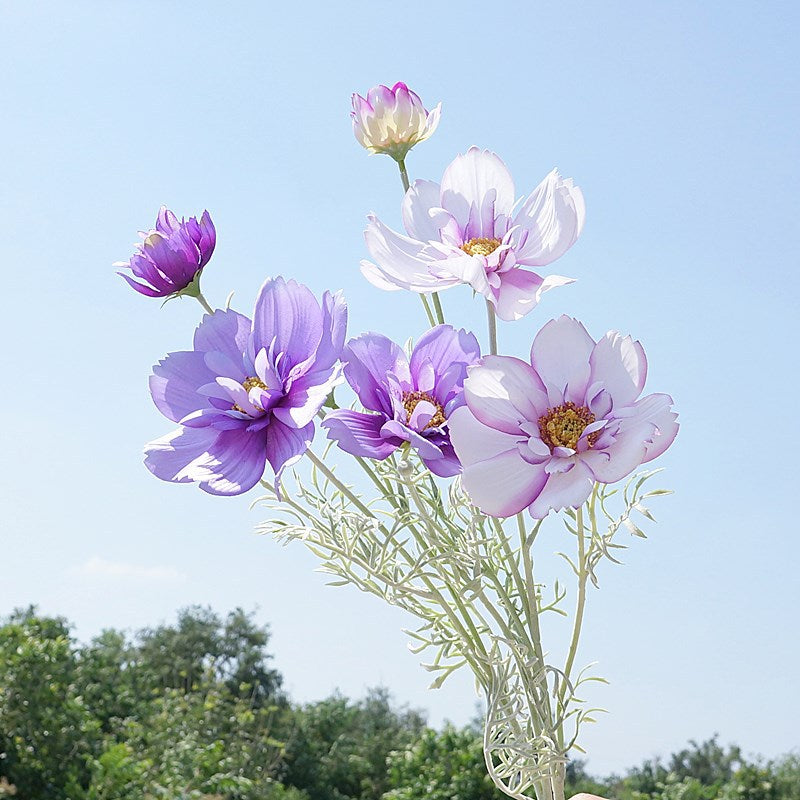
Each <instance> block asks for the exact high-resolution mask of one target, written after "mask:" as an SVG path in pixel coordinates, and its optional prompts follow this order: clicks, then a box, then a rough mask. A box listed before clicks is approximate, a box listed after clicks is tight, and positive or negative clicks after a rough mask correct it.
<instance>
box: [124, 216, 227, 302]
mask: <svg viewBox="0 0 800 800" xmlns="http://www.w3.org/2000/svg"><path fill="white" fill-rule="evenodd" d="M139 235H140V236H141V237H142V239H143V241H142V243H141V244H139V245H137V246H136V250H137V252H136V253H134V255H133V256H131V259H130V261H118V262H116V263H115V264H114V266H115V267H123V268H124V269H129V270H130V271H131V272H132V273H133V275H134V277H135V278H138V279H139V280H134V279H133V278H131V277H130V276H129V275H125V274H124V273H122V272H118V273H117V274H118V275H121V276H122V277H123V278H125V280H126V281H128V283H129V284H130V285H131V286H132V287H133V288H134V289H136V291H137V292H139V293H140V294H144V295H147V296H148V297H169V296H170V295H174V294H177V293H179V292H182V291H183V290H184V289H186V287H187V286H189V284H191V283H192V281H194V279H195V277H196V276H197V274H198V273H199V272H200V271H201V270H202V269H203V267H204V266H205V265H206V264H207V263H208V260H209V259H210V258H211V254H212V253H213V252H214V246H215V245H216V243H217V232H216V230H215V229H214V223H213V222H212V221H211V216H210V215H209V213H208V211H204V212H203V216H202V217H200V221H199V222H198V221H197V219H196V218H195V217H189V219H188V220H187V219H182V220H180V221H179V220H178V218H177V217H176V216H175V214H173V213H172V212H171V211H170V210H169V209H168V208H167V207H166V206H161V210H160V211H159V212H158V218H157V219H156V227H155V228H154V229H153V230H151V231H149V232H144V231H142V232H140V234H139Z"/></svg>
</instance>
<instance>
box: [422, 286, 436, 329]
mask: <svg viewBox="0 0 800 800" xmlns="http://www.w3.org/2000/svg"><path fill="white" fill-rule="evenodd" d="M419 299H420V300H422V305H423V307H424V309H425V313H426V314H427V315H428V322H429V323H430V325H431V328H432V327H433V326H434V325H436V320H435V319H434V318H433V314H432V313H431V307H430V305H429V304H428V298H427V297H425V295H424V294H420V296H419Z"/></svg>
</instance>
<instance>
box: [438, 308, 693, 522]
mask: <svg viewBox="0 0 800 800" xmlns="http://www.w3.org/2000/svg"><path fill="white" fill-rule="evenodd" d="M646 376H647V360H646V358H645V354H644V350H643V349H642V346H641V344H640V343H639V342H636V341H634V340H633V339H631V338H630V336H622V335H621V334H619V333H616V332H615V331H610V332H609V333H607V334H606V335H605V336H604V337H603V338H602V339H600V341H598V342H595V341H594V339H592V337H591V336H589V334H588V333H587V332H586V329H585V328H584V327H583V325H581V323H580V322H578V321H577V320H574V319H571V318H570V317H566V316H562V317H560V318H559V319H556V320H552V321H551V322H548V323H547V325H545V326H544V328H542V330H541V331H539V333H538V334H537V336H536V338H535V339H534V341H533V347H532V348H531V363H530V364H528V363H527V362H525V361H521V360H520V359H518V358H511V357H508V356H486V357H485V358H484V359H483V360H482V362H481V363H480V364H479V365H476V366H474V367H471V368H469V375H468V377H467V379H466V380H465V381H464V399H465V400H466V405H465V406H462V407H461V408H458V409H456V410H455V411H454V412H453V413H452V414H451V415H450V418H449V420H448V424H449V430H450V440H451V442H452V444H453V446H454V447H455V451H456V455H457V456H458V458H459V460H460V461H461V464H462V467H463V473H462V483H463V486H464V489H465V491H466V492H467V494H468V495H469V497H470V499H471V500H472V502H473V503H474V504H475V505H476V506H477V507H478V508H479V509H480V510H481V511H483V512H484V513H486V514H489V515H490V516H493V517H508V516H511V515H512V514H517V513H519V512H520V511H522V510H524V509H526V508H527V509H528V511H529V512H530V514H531V516H533V517H534V518H536V519H541V518H543V517H545V516H546V515H547V514H548V513H549V512H550V511H551V510H555V511H557V510H559V509H562V508H567V507H570V508H578V507H579V506H580V505H581V504H582V503H583V502H585V501H586V499H587V498H588V497H589V495H590V494H591V492H592V487H593V486H594V484H595V482H597V483H615V482H616V481H619V480H621V479H622V478H624V477H625V476H626V475H629V474H630V473H631V472H632V471H633V470H635V469H636V468H637V467H638V466H639V465H641V464H643V463H645V462H648V461H651V460H652V459H654V458H656V456H659V455H661V453H663V452H664V451H665V450H666V449H667V448H668V447H669V446H670V444H672V442H673V440H674V439H675V436H676V434H677V432H678V423H677V421H676V420H677V414H675V413H674V412H673V411H672V398H671V397H670V396H669V395H666V394H649V395H646V396H645V397H640V395H641V393H642V389H643V388H644V383H645V378H646Z"/></svg>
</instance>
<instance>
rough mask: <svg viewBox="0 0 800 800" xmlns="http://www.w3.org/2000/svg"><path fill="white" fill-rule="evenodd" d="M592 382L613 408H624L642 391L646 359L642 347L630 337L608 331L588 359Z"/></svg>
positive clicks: (645, 374) (645, 376)
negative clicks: (599, 385)
mask: <svg viewBox="0 0 800 800" xmlns="http://www.w3.org/2000/svg"><path fill="white" fill-rule="evenodd" d="M589 364H590V365H591V370H592V374H591V382H592V383H594V382H595V381H596V382H598V383H602V384H603V386H604V388H605V389H606V390H607V391H608V392H609V393H610V395H611V396H612V397H613V398H614V405H615V406H627V405H629V404H631V403H633V402H634V400H636V398H637V397H638V396H639V395H640V394H641V392H642V389H644V383H645V380H646V378H647V358H646V357H645V354H644V350H643V349H642V345H641V344H640V343H639V342H635V341H633V339H631V337H630V336H623V335H622V334H620V333H617V332H616V331H609V332H608V333H607V334H606V335H605V336H604V337H603V338H602V339H600V341H599V342H598V343H597V344H596V345H595V346H594V349H593V350H592V354H591V357H590V359H589Z"/></svg>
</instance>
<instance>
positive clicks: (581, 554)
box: [558, 506, 588, 745]
mask: <svg viewBox="0 0 800 800" xmlns="http://www.w3.org/2000/svg"><path fill="white" fill-rule="evenodd" d="M576 521H577V525H578V600H577V604H576V606H575V621H574V623H573V625H572V639H571V641H570V643H569V651H568V652H567V661H566V663H565V665H564V681H563V683H562V684H561V690H560V691H559V693H558V702H559V705H560V706H561V713H562V714H563V713H564V698H565V697H566V694H567V687H568V683H569V677H570V673H571V672H572V667H573V665H574V664H575V655H576V654H577V651H578V639H579V638H580V635H581V626H582V625H583V612H584V609H585V607H586V579H587V577H588V571H587V569H586V540H585V531H586V528H585V526H584V522H583V506H581V507H580V508H579V509H578V510H577V512H576ZM559 734H560V737H562V736H563V728H562V729H561V730H559ZM559 744H561V745H563V741H560V742H559Z"/></svg>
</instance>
